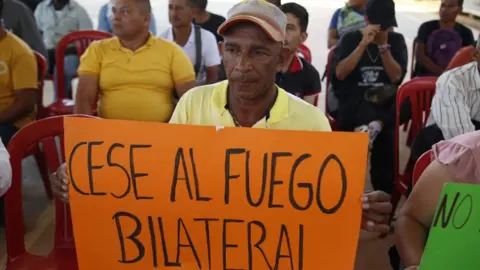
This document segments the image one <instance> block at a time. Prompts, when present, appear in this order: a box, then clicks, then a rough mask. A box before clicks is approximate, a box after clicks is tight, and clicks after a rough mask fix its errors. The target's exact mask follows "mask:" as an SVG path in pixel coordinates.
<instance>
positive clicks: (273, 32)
mask: <svg viewBox="0 0 480 270" xmlns="http://www.w3.org/2000/svg"><path fill="white" fill-rule="evenodd" d="M240 22H251V23H254V24H256V25H258V26H260V28H262V30H263V31H264V32H265V34H267V35H268V36H269V37H270V38H271V39H273V40H274V41H278V42H284V41H285V36H284V35H283V34H282V32H281V31H279V30H277V29H275V27H273V26H272V25H271V24H270V23H268V22H267V21H266V20H263V19H261V18H258V17H254V16H250V15H237V16H233V17H231V18H229V19H228V20H226V21H225V22H224V23H222V24H221V25H220V26H219V27H218V30H217V33H218V34H219V35H221V36H223V35H224V34H225V31H226V30H227V29H228V28H230V27H231V26H232V25H234V24H237V23H240Z"/></svg>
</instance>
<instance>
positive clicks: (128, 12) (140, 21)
mask: <svg viewBox="0 0 480 270" xmlns="http://www.w3.org/2000/svg"><path fill="white" fill-rule="evenodd" d="M111 3H112V10H111V12H112V13H111V16H110V21H111V23H112V30H113V34H114V35H116V36H118V37H120V38H122V37H128V36H133V35H136V34H137V33H139V32H141V31H142V30H144V29H148V25H149V24H150V14H148V12H142V10H141V9H139V8H138V6H137V5H136V4H135V0H111Z"/></svg>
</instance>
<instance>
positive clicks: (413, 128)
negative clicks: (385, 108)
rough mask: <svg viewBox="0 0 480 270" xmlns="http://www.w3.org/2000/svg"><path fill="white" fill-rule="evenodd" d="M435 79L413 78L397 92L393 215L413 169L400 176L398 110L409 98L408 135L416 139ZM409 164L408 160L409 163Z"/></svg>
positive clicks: (407, 169)
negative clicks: (410, 115)
mask: <svg viewBox="0 0 480 270" xmlns="http://www.w3.org/2000/svg"><path fill="white" fill-rule="evenodd" d="M436 81H437V78H436V77H419V78H413V79H412V80H410V81H408V82H406V83H405V84H403V85H402V86H400V88H399V89H398V92H397V100H396V120H395V144H394V149H395V189H394V190H393V194H392V205H393V212H392V215H393V213H395V208H396V207H397V205H398V202H399V201H400V198H401V196H402V195H404V196H406V194H407V189H408V184H409V183H408V181H409V180H410V179H411V176H412V172H411V170H412V169H413V168H408V167H407V168H406V169H405V172H404V174H403V175H401V174H400V169H399V167H400V165H399V154H400V150H399V138H400V109H401V105H402V103H403V102H404V101H405V100H406V99H407V98H409V99H410V103H411V107H412V108H411V114H412V119H411V121H410V122H411V125H410V133H411V134H412V136H413V137H416V136H417V134H418V132H419V131H420V130H421V129H422V128H423V127H425V124H426V122H427V120H428V117H429V115H430V103H431V100H432V97H433V95H434V94H435V83H436ZM408 163H410V159H409V162H408Z"/></svg>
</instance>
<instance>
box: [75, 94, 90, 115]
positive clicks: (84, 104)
mask: <svg viewBox="0 0 480 270" xmlns="http://www.w3.org/2000/svg"><path fill="white" fill-rule="evenodd" d="M93 102H94V101H92V102H91V101H89V100H88V99H82V98H77V100H75V106H74V107H73V113H75V114H86V115H93Z"/></svg>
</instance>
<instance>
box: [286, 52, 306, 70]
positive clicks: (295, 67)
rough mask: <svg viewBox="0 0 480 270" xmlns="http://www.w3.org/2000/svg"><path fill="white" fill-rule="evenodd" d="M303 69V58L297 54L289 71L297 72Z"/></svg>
mask: <svg viewBox="0 0 480 270" xmlns="http://www.w3.org/2000/svg"><path fill="white" fill-rule="evenodd" d="M302 69H303V63H302V59H300V56H298V55H297V54H295V56H294V57H293V59H292V62H291V63H290V68H289V70H288V71H289V72H297V71H301V70H302Z"/></svg>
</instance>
